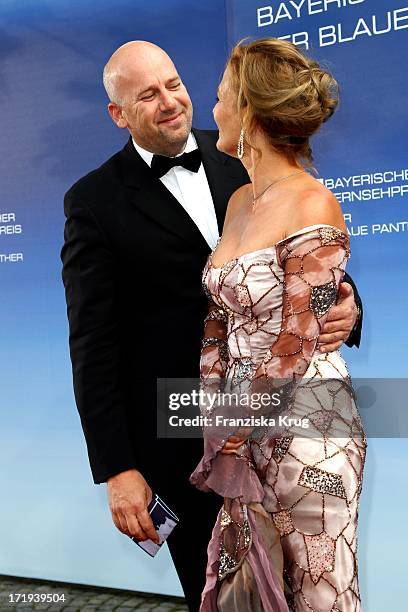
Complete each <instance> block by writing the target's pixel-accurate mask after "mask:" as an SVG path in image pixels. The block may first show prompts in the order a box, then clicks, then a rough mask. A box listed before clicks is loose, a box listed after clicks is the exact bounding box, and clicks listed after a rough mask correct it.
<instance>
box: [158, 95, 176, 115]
mask: <svg viewBox="0 0 408 612" xmlns="http://www.w3.org/2000/svg"><path fill="white" fill-rule="evenodd" d="M175 108H177V101H176V100H175V99H174V98H173V96H172V94H171V92H170V91H167V90H165V91H163V92H162V93H161V96H160V110H161V111H172V110H174V109H175Z"/></svg>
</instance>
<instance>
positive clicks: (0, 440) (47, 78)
mask: <svg viewBox="0 0 408 612" xmlns="http://www.w3.org/2000/svg"><path fill="white" fill-rule="evenodd" d="M402 1H403V0H401V3H400V2H398V1H395V0H389V1H388V2H387V5H386V7H384V3H382V2H380V1H379V0H359V1H358V0H354V1H353V0H296V1H295V2H289V1H287V2H275V1H272V0H259V1H258V2H255V1H253V0H229V1H227V2H226V3H225V2H224V1H222V0H206V2H202V3H191V2H189V1H188V0H171V2H170V1H168V0H167V1H166V0H151V1H150V2H148V3H147V2H145V1H141V0H132V1H129V0H117V1H116V2H115V3H112V2H108V1H107V0H99V1H98V2H96V1H95V0H93V1H91V0H81V2H74V1H73V0H71V1H70V2H68V1H65V0H59V2H55V1H51V0H35V1H34V0H33V1H30V0H25V1H24V2H15V1H13V0H2V1H1V2H0V12H1V21H0V32H1V37H0V50H1V63H0V78H1V84H2V87H1V88H0V96H1V100H2V119H3V121H2V136H3V137H2V139H1V142H0V177H1V196H2V197H1V201H0V283H1V290H2V292H1V300H0V321H1V324H0V341H1V355H0V371H1V379H0V382H1V423H2V429H1V436H0V453H1V456H0V457H1V466H2V469H1V470H0V488H1V491H2V493H3V495H2V498H3V500H6V503H3V504H2V505H1V507H0V542H1V546H0V573H5V574H12V575H17V576H31V577H37V578H50V579H58V580H66V581H72V582H78V583H87V584H96V585H108V586H116V587H124V588H134V589H139V590H143V591H152V592H163V593H169V594H181V588H180V585H179V583H178V579H177V576H176V574H175V572H174V569H173V567H172V564H171V560H170V557H169V555H168V553H167V550H163V551H161V552H160V555H159V556H158V557H157V558H156V559H155V560H149V559H146V557H145V555H144V553H143V552H141V551H140V550H139V549H138V548H137V547H136V546H135V545H134V544H133V543H132V542H130V541H128V540H127V538H124V537H123V536H121V535H120V534H119V533H118V532H116V530H115V529H114V527H113V525H112V523H111V519H110V514H109V512H108V509H107V504H106V491H105V487H104V486H101V487H94V486H92V483H91V476H90V471H89V467H88V462H87V456H86V450H85V444H84V441H83V435H82V430H81V427H80V424H79V418H78V416H77V413H76V409H75V405H74V399H73V393H72V383H71V366H70V362H69V357H68V347H67V335H68V331H67V323H66V316H65V302H64V296H63V288H62V284H61V281H60V261H59V251H60V248H61V244H62V232H63V222H64V219H63V214H62V198H63V194H64V192H65V191H66V190H67V188H68V187H69V186H70V185H71V184H72V183H73V182H74V181H75V180H76V179H77V178H79V176H82V175H83V174H85V173H86V172H88V171H89V170H91V169H93V168H94V167H96V166H97V165H99V164H100V163H101V162H103V161H104V160H105V159H106V158H107V157H109V156H110V155H111V154H113V153H114V152H115V151H116V150H118V149H119V148H121V146H122V145H123V143H124V141H125V139H126V134H125V133H124V132H122V131H119V130H117V128H116V127H115V126H114V125H113V123H112V122H111V121H110V119H109V117H108V114H107V111H106V96H105V93H104V90H103V87H102V81H101V73H102V68H103V65H104V64H105V62H106V60H107V59H108V57H109V56H110V54H111V53H112V52H113V50H114V49H115V48H117V47H118V46H119V45H121V44H122V43H124V42H126V41H127V40H132V39H137V38H142V39H147V40H152V41H154V42H157V43H158V44H160V45H161V46H163V47H164V48H165V49H166V50H167V51H168V53H169V54H170V55H171V56H172V57H173V58H174V60H175V63H176V65H177V66H178V68H179V71H180V73H181V75H182V77H183V79H184V81H185V83H186V85H187V87H188V89H189V91H190V93H191V96H192V99H193V104H194V109H195V114H194V116H195V120H194V124H195V125H196V126H197V127H204V128H205V127H213V122H212V115H211V109H212V106H213V103H214V97H215V91H216V87H217V84H218V81H219V78H220V75H221V73H222V70H223V66H224V63H225V59H226V56H227V51H228V48H229V47H230V46H231V45H232V44H233V43H235V42H236V41H237V40H239V39H240V38H243V37H244V36H248V35H251V36H255V37H260V36H289V37H292V38H293V36H295V41H296V42H298V43H299V44H303V46H304V45H306V46H308V47H309V52H310V53H311V54H312V55H313V56H315V57H316V58H317V59H318V60H322V61H324V62H325V63H326V64H327V65H328V66H329V67H330V69H331V70H332V71H333V72H334V74H335V76H336V77H337V78H338V80H339V82H340V84H341V104H340V108H339V111H338V112H337V114H336V115H335V117H334V118H333V119H332V120H331V121H330V122H329V123H328V124H327V125H326V126H324V130H322V134H321V135H319V136H318V137H316V139H315V143H314V150H315V160H316V164H315V165H316V167H317V168H318V169H319V171H320V176H321V178H322V180H324V181H325V182H326V184H327V186H328V187H330V188H332V189H333V191H334V192H335V193H336V194H337V197H338V198H339V200H340V201H342V203H343V206H344V213H345V215H347V217H346V219H347V224H348V226H349V230H350V233H351V235H352V259H351V262H350V266H349V271H350V272H351V273H352V275H353V277H354V279H355V280H356V282H357V283H358V286H359V290H360V292H361V295H362V298H363V301H364V305H365V313H366V315H365V325H364V334H363V343H362V347H361V349H360V350H359V351H356V350H352V351H351V350H349V349H345V356H346V358H347V360H348V362H349V364H350V369H351V374H352V375H353V376H355V377H357V376H361V377H363V376H366V377H368V376H371V377H374V376H377V377H405V376H406V369H407V366H406V360H405V353H404V350H405V344H406V332H405V329H406V328H405V324H404V314H405V311H406V292H407V289H406V287H407V281H408V269H407V266H406V265H405V261H404V255H405V250H406V237H407V233H406V232H407V230H408V222H407V216H406V203H407V195H406V194H407V192H408V187H407V185H408V170H407V168H408V164H407V160H406V155H405V149H406V144H405V143H406V138H407V136H408V133H407V132H408V126H407V119H406V110H405V109H406V99H407V96H408V86H407V83H406V78H405V76H404V74H405V70H404V68H403V64H404V58H405V57H406V51H407V27H408V7H404V6H403V4H402ZM387 190H388V191H387ZM391 410H392V406H389V405H388V406H386V405H385V406H384V417H386V415H387V412H389V411H391ZM407 456H408V448H407V444H406V440H405V439H393V440H388V439H382V440H373V439H371V440H369V453H368V460H367V467H366V475H365V482H364V493H363V498H362V504H361V519H360V547H359V558H360V569H361V583H362V584H361V586H362V595H363V602H364V603H365V610H369V611H370V612H382V611H383V610H384V609H385V608H386V606H388V601H389V597H390V590H391V592H392V597H393V601H395V602H400V605H401V607H402V605H403V604H402V602H403V601H404V599H403V597H404V595H405V593H403V590H404V584H405V575H404V574H403V572H404V566H405V551H406V546H407V538H406V536H405V533H404V531H403V525H404V520H403V517H404V515H403V512H404V508H405V507H406V504H407V501H408V500H407V493H406V491H407V490H408V489H407V476H406V467H405V466H406V462H407ZM28 534H29V537H28ZM384 585H385V586H384ZM395 607H396V609H397V608H399V607H400V606H399V605H398V603H397V604H396V606H395Z"/></svg>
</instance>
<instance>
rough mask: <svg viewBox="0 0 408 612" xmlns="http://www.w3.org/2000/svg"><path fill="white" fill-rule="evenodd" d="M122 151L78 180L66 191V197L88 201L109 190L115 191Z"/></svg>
mask: <svg viewBox="0 0 408 612" xmlns="http://www.w3.org/2000/svg"><path fill="white" fill-rule="evenodd" d="M121 154H122V151H118V152H117V153H115V154H114V155H112V156H111V157H110V158H109V159H107V160H106V161H105V162H104V163H103V164H101V165H100V166H99V167H98V168H95V169H94V170H91V171H90V172H88V173H87V174H85V175H84V176H82V177H81V178H80V179H78V180H77V181H76V182H75V183H74V184H73V185H72V186H71V187H70V188H69V189H68V191H67V193H66V197H68V198H71V197H72V198H76V199H83V200H89V199H90V198H91V199H93V198H95V195H98V196H99V194H100V193H101V194H105V193H106V192H107V191H110V189H115V188H116V187H117V183H118V181H119V176H120V157H121Z"/></svg>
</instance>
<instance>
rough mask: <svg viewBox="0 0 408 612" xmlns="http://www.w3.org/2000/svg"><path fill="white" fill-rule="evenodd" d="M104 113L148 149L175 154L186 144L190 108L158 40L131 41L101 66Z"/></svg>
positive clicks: (173, 68)
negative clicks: (104, 96) (104, 97)
mask: <svg viewBox="0 0 408 612" xmlns="http://www.w3.org/2000/svg"><path fill="white" fill-rule="evenodd" d="M103 84H104V86H105V89H106V92H107V94H108V96H109V99H110V102H109V104H108V110H109V114H110V116H111V117H112V120H113V121H114V122H115V123H116V125H117V126H118V127H120V128H127V129H128V130H129V132H130V133H131V135H132V136H133V138H134V140H135V142H137V144H139V145H140V146H141V147H143V148H144V149H146V150H147V151H151V152H152V153H157V154H160V155H168V156H174V155H177V154H178V153H180V152H181V151H182V150H183V149H184V146H185V144H186V141H187V138H188V135H189V133H190V130H191V123H192V117H193V107H192V104H191V100H190V97H189V95H188V93H187V90H186V88H185V87H184V85H183V83H182V81H181V79H180V77H179V75H178V73H177V70H176V68H175V66H174V64H173V62H172V61H171V59H170V58H169V56H168V55H167V53H165V52H164V51H163V49H160V47H158V46H157V45H154V44H152V43H149V42H145V41H138V40H136V41H131V42H128V43H126V44H125V45H122V47H119V49H117V50H116V51H115V53H114V54H113V55H112V56H111V58H110V59H109V61H108V63H107V64H106V66H105V68H104V71H103Z"/></svg>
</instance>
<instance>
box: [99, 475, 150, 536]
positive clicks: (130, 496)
mask: <svg viewBox="0 0 408 612" xmlns="http://www.w3.org/2000/svg"><path fill="white" fill-rule="evenodd" d="M108 500H109V508H110V511H111V513H112V519H113V522H114V523H115V525H116V527H117V528H118V529H119V531H121V532H122V533H124V534H125V535H128V536H130V537H134V538H136V539H137V540H139V541H143V540H148V539H150V540H153V541H154V542H156V543H157V544H158V543H159V541H160V538H159V536H158V534H157V531H156V530H155V528H154V526H153V523H152V519H151V518H150V514H149V513H148V511H147V506H148V505H149V503H150V502H151V500H152V490H151V488H150V487H149V485H148V484H147V482H146V480H145V479H144V478H143V476H142V474H141V473H140V472H138V471H137V470H134V469H132V470H127V471H126V472H121V473H120V474H116V475H115V476H112V477H111V478H109V479H108Z"/></svg>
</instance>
